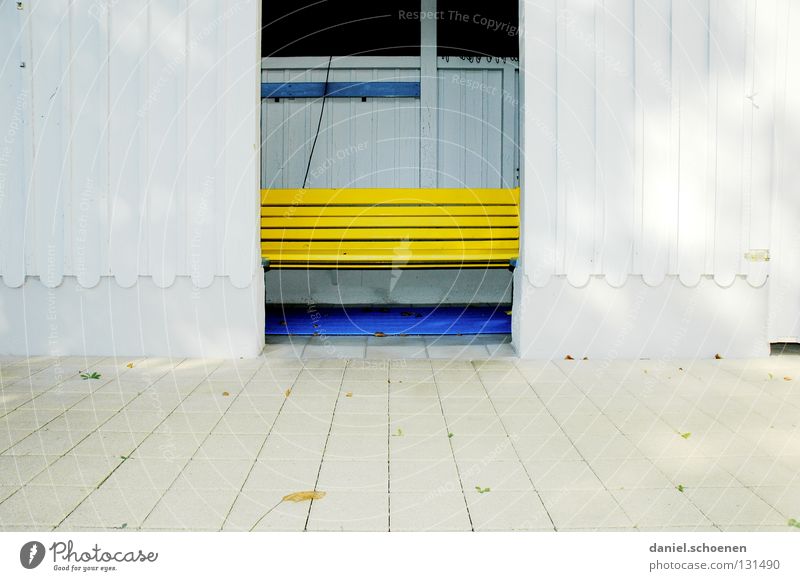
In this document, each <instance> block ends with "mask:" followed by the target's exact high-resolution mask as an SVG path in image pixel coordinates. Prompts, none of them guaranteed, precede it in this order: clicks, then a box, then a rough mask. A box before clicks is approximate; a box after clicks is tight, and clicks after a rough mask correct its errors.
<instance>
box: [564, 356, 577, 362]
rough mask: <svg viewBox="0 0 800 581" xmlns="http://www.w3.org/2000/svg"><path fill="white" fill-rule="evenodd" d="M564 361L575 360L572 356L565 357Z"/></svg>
mask: <svg viewBox="0 0 800 581" xmlns="http://www.w3.org/2000/svg"><path fill="white" fill-rule="evenodd" d="M564 359H566V360H567V361H574V360H575V358H574V357H573V356H572V355H567V356H566V357H564Z"/></svg>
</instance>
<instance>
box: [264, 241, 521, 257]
mask: <svg viewBox="0 0 800 581" xmlns="http://www.w3.org/2000/svg"><path fill="white" fill-rule="evenodd" d="M312 248H313V249H314V250H316V251H319V252H329V253H332V254H342V253H346V252H350V251H355V250H372V251H379V252H381V253H383V254H386V253H392V252H401V251H403V250H439V251H448V252H451V251H452V252H454V253H457V252H461V251H463V250H488V249H501V248H502V249H506V250H513V251H514V252H516V251H517V249H518V248H519V241H518V240H410V241H402V242H399V243H398V242H394V241H390V240H377V241H375V242H370V241H369V240H353V241H347V242H330V241H322V242H321V241H315V242H309V241H307V240H286V241H279V240H278V241H266V242H261V250H262V252H263V251H267V252H272V253H274V254H281V253H284V252H287V251H294V252H297V251H308V250H309V249H312ZM265 256H267V257H268V258H271V257H270V255H269V254H266V255H265Z"/></svg>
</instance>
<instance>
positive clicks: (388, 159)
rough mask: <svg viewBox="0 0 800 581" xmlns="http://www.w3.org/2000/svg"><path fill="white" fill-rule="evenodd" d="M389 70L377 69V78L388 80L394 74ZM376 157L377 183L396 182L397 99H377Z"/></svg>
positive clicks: (389, 185)
mask: <svg viewBox="0 0 800 581" xmlns="http://www.w3.org/2000/svg"><path fill="white" fill-rule="evenodd" d="M392 74H393V73H392V72H391V71H388V70H378V71H375V80H376V81H383V80H388V79H390V78H391V76H392ZM375 101H376V105H375V130H376V132H375V158H376V165H375V170H374V178H373V179H374V180H375V182H376V183H377V184H387V186H385V187H393V186H394V184H395V168H396V159H397V157H396V153H397V148H396V145H397V144H396V143H395V141H394V136H395V130H396V128H395V110H396V102H397V100H396V99H375Z"/></svg>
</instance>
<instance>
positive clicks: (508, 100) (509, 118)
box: [499, 69, 519, 188]
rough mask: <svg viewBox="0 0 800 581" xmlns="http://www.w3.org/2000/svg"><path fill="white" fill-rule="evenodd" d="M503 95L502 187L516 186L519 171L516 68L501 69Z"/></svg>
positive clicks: (501, 97) (501, 128)
mask: <svg viewBox="0 0 800 581" xmlns="http://www.w3.org/2000/svg"><path fill="white" fill-rule="evenodd" d="M500 74H501V78H502V81H501V87H502V91H501V95H500V112H501V113H500V114H501V125H500V127H499V129H500V130H501V135H500V143H501V151H502V166H501V169H500V186H499V187H502V188H513V187H516V179H515V178H516V173H517V149H518V148H517V139H516V123H517V121H518V119H517V110H518V108H519V95H518V94H517V75H518V72H517V70H516V69H514V70H512V69H501V72H500Z"/></svg>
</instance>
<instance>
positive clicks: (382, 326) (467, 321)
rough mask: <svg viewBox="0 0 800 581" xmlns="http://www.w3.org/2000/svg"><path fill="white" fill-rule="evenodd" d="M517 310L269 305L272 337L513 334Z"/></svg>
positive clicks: (451, 307)
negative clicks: (512, 313) (511, 311)
mask: <svg viewBox="0 0 800 581" xmlns="http://www.w3.org/2000/svg"><path fill="white" fill-rule="evenodd" d="M510 310H511V305H497V306H490V307H485V306H481V307H477V306H475V307H473V306H460V307H459V306H434V307H403V306H400V307H396V306H392V307H359V306H325V307H322V306H320V307H317V306H313V305H267V325H266V334H267V335H377V336H379V337H380V336H383V335H387V336H389V335H400V336H403V335H479V334H508V333H511V315H510V314H508V313H509V312H510Z"/></svg>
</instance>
